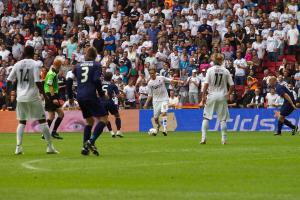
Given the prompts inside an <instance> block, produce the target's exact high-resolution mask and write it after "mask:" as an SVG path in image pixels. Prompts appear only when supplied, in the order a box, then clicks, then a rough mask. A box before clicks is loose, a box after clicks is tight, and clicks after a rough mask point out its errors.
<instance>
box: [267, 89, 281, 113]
mask: <svg viewBox="0 0 300 200" xmlns="http://www.w3.org/2000/svg"><path fill="white" fill-rule="evenodd" d="M277 98H278V94H276V91H275V88H271V89H270V92H269V93H267V95H266V103H267V108H275V107H276V99H277Z"/></svg>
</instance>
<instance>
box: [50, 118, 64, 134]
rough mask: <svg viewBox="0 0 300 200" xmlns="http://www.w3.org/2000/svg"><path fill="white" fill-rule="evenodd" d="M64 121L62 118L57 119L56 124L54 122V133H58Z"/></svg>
mask: <svg viewBox="0 0 300 200" xmlns="http://www.w3.org/2000/svg"><path fill="white" fill-rule="evenodd" d="M62 120H63V118H60V117H57V118H56V120H55V122H54V127H53V130H52V132H53V133H56V131H57V129H58V127H59V125H60V123H61V122H62Z"/></svg>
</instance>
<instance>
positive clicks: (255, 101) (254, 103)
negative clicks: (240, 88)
mask: <svg viewBox="0 0 300 200" xmlns="http://www.w3.org/2000/svg"><path fill="white" fill-rule="evenodd" d="M254 94H255V96H254V97H253V98H252V99H251V102H250V103H249V104H248V105H247V108H263V107H264V97H262V96H261V95H260V90H259V89H256V90H255V93H254Z"/></svg>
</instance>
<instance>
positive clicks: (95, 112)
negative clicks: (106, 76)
mask: <svg viewBox="0 0 300 200" xmlns="http://www.w3.org/2000/svg"><path fill="white" fill-rule="evenodd" d="M96 56H97V53H96V49H95V48H93V47H90V48H89V49H88V50H87V52H86V54H85V61H84V62H82V63H80V64H78V65H77V66H76V67H75V69H74V70H73V73H74V75H75V77H76V78H77V84H78V86H77V100H78V103H79V106H80V109H81V112H82V115H83V118H84V119H86V123H87V124H86V126H85V128H84V133H83V149H82V151H81V154H82V155H88V154H89V151H92V152H93V154H95V155H96V156H98V155H99V152H98V150H97V148H96V146H95V141H96V140H97V138H98V137H99V136H100V135H101V133H102V131H103V129H104V127H105V126H106V123H107V111H106V110H105V108H104V106H103V104H101V102H100V100H99V97H98V96H100V97H104V96H105V93H104V92H103V90H102V83H101V80H100V76H101V66H100V64H99V63H98V62H95V61H94V60H95V59H96ZM97 93H98V94H97ZM94 118H96V119H97V121H98V122H97V124H96V126H95V128H94V131H93V134H92V136H91V132H92V127H93V125H94Z"/></svg>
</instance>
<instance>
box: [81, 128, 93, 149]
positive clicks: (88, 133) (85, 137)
mask: <svg viewBox="0 0 300 200" xmlns="http://www.w3.org/2000/svg"><path fill="white" fill-rule="evenodd" d="M91 134H92V126H89V125H86V126H85V127H84V132H83V145H84V144H85V142H86V141H88V140H89V139H90V138H91Z"/></svg>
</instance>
